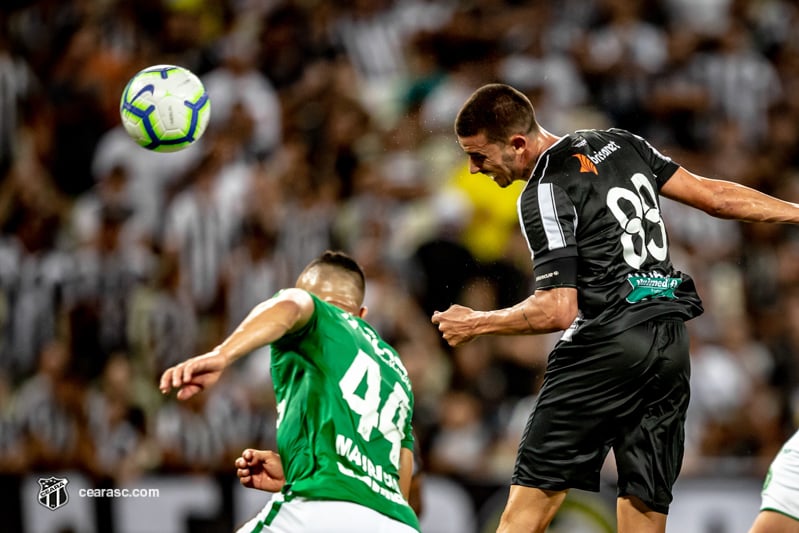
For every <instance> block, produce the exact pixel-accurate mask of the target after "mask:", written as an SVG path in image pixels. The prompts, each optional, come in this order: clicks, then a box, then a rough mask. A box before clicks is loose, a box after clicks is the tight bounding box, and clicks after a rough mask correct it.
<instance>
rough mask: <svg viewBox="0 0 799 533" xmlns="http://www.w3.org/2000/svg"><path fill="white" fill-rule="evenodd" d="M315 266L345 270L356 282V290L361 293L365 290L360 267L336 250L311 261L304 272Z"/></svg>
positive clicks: (326, 252)
mask: <svg viewBox="0 0 799 533" xmlns="http://www.w3.org/2000/svg"><path fill="white" fill-rule="evenodd" d="M316 266H332V267H336V268H340V269H342V270H346V271H347V272H350V273H352V274H353V276H354V277H355V278H356V279H357V281H358V288H359V289H360V290H361V292H364V291H365V290H366V275H365V274H364V273H363V269H362V268H361V265H359V264H358V262H357V261H355V259H353V258H352V257H350V256H349V255H347V254H346V253H344V252H342V251H338V250H327V251H325V252H324V253H323V254H322V255H320V256H319V257H317V258H316V259H314V260H313V261H311V262H310V263H309V264H308V266H307V267H305V270H308V269H310V268H313V267H316Z"/></svg>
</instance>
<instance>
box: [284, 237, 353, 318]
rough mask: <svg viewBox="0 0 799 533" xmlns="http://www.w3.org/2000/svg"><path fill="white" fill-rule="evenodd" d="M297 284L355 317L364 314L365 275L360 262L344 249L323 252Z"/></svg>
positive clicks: (311, 263) (309, 265)
mask: <svg viewBox="0 0 799 533" xmlns="http://www.w3.org/2000/svg"><path fill="white" fill-rule="evenodd" d="M297 287H298V288H300V289H304V290H306V291H308V292H310V293H312V294H314V295H316V296H317V297H318V298H320V299H321V300H323V301H325V302H329V303H331V304H333V305H335V306H337V307H340V308H341V309H344V310H345V311H348V312H350V313H352V314H353V315H356V316H361V317H363V316H365V315H366V308H365V307H363V298H364V294H365V292H366V277H365V276H364V273H363V269H361V267H360V265H359V264H358V263H357V262H356V261H355V260H354V259H353V258H351V257H350V256H348V255H347V254H345V253H343V252H336V251H330V250H328V251H326V252H324V253H323V254H322V255H320V256H319V257H317V258H316V259H314V260H313V261H311V262H310V263H308V266H306V267H305V269H304V270H303V271H302V273H301V274H300V277H299V278H297Z"/></svg>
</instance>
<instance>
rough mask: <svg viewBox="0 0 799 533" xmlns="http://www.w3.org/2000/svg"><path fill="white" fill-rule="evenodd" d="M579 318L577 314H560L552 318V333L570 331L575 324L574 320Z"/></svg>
mask: <svg viewBox="0 0 799 533" xmlns="http://www.w3.org/2000/svg"><path fill="white" fill-rule="evenodd" d="M575 318H577V313H576V312H575V313H560V314H558V315H557V316H554V317H552V322H551V325H552V331H563V330H566V329H569V327H570V326H571V325H572V323H574V319H575Z"/></svg>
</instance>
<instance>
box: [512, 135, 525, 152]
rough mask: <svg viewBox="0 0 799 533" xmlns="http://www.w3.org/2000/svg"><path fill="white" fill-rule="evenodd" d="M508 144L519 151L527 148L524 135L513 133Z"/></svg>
mask: <svg viewBox="0 0 799 533" xmlns="http://www.w3.org/2000/svg"><path fill="white" fill-rule="evenodd" d="M510 145H511V146H513V149H514V150H516V151H517V152H520V151H522V150H524V149H525V148H527V137H525V136H524V135H518V134H517V135H514V136H513V137H511V138H510Z"/></svg>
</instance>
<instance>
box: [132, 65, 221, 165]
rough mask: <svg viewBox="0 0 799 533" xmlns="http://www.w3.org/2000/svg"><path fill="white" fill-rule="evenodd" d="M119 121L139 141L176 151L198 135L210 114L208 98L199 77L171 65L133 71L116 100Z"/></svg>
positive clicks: (149, 147)
mask: <svg viewBox="0 0 799 533" xmlns="http://www.w3.org/2000/svg"><path fill="white" fill-rule="evenodd" d="M119 114H120V116H121V118H122V125H123V126H124V127H125V131H127V132H128V135H130V136H131V137H132V138H133V140H134V141H136V142H137V143H138V144H139V145H141V146H143V147H145V148H147V149H148V150H154V151H156V152H176V151H178V150H183V149H184V148H186V147H188V146H190V145H191V144H192V143H194V142H195V141H196V140H197V139H199V138H200V137H201V136H202V134H203V132H205V128H206V126H208V119H209V118H210V116H211V101H210V100H209V99H208V93H207V92H206V91H205V87H204V86H203V84H202V82H201V81H200V78H198V77H197V76H196V75H195V74H194V73H193V72H191V71H190V70H188V69H186V68H183V67H178V66H174V65H154V66H152V67H147V68H145V69H144V70H142V71H140V72H138V73H136V75H135V76H133V77H132V78H131V79H130V81H129V82H128V85H127V86H126V87H125V90H124V92H123V93H122V99H121V101H120V102H119Z"/></svg>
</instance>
